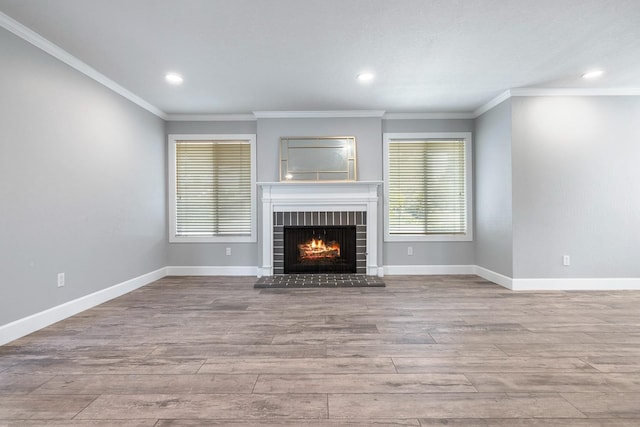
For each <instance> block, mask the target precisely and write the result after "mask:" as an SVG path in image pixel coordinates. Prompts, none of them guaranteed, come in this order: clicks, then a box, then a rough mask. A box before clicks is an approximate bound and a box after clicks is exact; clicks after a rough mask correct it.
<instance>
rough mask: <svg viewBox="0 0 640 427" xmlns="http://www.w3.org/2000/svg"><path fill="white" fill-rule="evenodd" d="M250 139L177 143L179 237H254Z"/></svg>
mask: <svg viewBox="0 0 640 427" xmlns="http://www.w3.org/2000/svg"><path fill="white" fill-rule="evenodd" d="M251 171H252V165H251V144H250V142H249V141H222V140H216V141H191V140H190V141H176V144H175V194H176V196H175V203H176V206H175V209H176V218H175V235H176V236H177V237H180V236H183V237H193V236H196V237H199V236H201V237H208V236H250V235H251V231H252V230H251V227H252V218H251V217H252V191H251V190H252V174H251Z"/></svg>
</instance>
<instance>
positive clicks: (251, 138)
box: [167, 133, 258, 243]
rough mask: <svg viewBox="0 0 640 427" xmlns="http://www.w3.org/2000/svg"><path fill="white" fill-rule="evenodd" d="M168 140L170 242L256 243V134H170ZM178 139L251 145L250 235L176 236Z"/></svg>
mask: <svg viewBox="0 0 640 427" xmlns="http://www.w3.org/2000/svg"><path fill="white" fill-rule="evenodd" d="M167 140H168V156H167V161H168V165H167V171H168V174H169V176H168V179H167V180H168V185H169V189H168V194H169V242H170V243H237V242H241V243H255V242H256V239H257V237H256V236H257V221H258V220H257V217H258V215H257V211H256V207H257V201H256V197H257V195H256V170H257V158H256V134H253V133H247V134H170V135H168V137H167ZM178 141H245V142H249V144H250V145H251V212H252V213H253V214H252V215H251V234H250V235H249V236H212V237H203V236H193V237H178V236H176V218H177V206H176V144H177V143H178Z"/></svg>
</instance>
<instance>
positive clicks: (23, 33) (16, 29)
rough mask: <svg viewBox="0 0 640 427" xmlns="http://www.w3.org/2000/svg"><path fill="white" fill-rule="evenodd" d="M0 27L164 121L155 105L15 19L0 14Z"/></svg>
mask: <svg viewBox="0 0 640 427" xmlns="http://www.w3.org/2000/svg"><path fill="white" fill-rule="evenodd" d="M0 27H3V28H4V29H6V30H7V31H10V32H11V33H13V34H15V35H16V36H18V37H20V38H21V39H23V40H25V41H27V42H29V43H31V44H32V45H34V46H35V47H37V48H39V49H41V50H43V51H44V52H46V53H48V54H49V55H51V56H53V57H54V58H56V59H58V60H60V61H62V62H64V63H65V64H67V65H69V66H70V67H72V68H74V69H75V70H77V71H79V72H81V73H82V74H84V75H86V76H87V77H90V78H92V79H93V80H95V81H96V82H98V83H100V84H101V85H103V86H105V87H107V88H109V89H111V90H112V91H114V92H115V93H117V94H118V95H121V96H123V97H125V98H127V99H128V100H129V101H131V102H133V103H134V104H136V105H138V106H140V107H142V108H144V109H145V110H147V111H149V112H150V113H153V114H155V115H156V116H158V117H160V118H161V119H164V120H166V118H167V114H165V113H164V111H162V110H160V109H159V108H158V107H156V106H155V105H152V104H150V103H149V102H147V101H145V100H144V99H142V98H140V97H139V96H138V95H136V94H134V93H133V92H131V91H129V90H128V89H125V88H124V87H122V86H120V85H119V84H118V83H116V82H114V81H113V80H111V79H110V78H108V77H107V76H105V75H104V74H102V73H100V72H99V71H97V70H96V69H95V68H93V67H91V66H89V65H88V64H86V63H85V62H82V61H81V60H79V59H78V58H76V57H75V56H73V55H71V54H70V53H69V52H67V51H66V50H64V49H62V48H61V47H60V46H58V45H56V44H54V43H52V42H50V41H49V40H47V39H46V38H44V37H42V36H41V35H40V34H38V33H36V32H35V31H33V30H31V29H30V28H28V27H26V26H24V25H22V24H21V23H19V22H18V21H16V20H15V19H13V18H11V17H10V16H8V15H6V14H4V13H2V12H0Z"/></svg>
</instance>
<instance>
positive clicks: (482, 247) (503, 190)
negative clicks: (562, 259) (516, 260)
mask: <svg viewBox="0 0 640 427" xmlns="http://www.w3.org/2000/svg"><path fill="white" fill-rule="evenodd" d="M511 193H512V190H511V100H510V99H508V100H506V101H504V102H502V103H501V104H500V105H498V106H496V107H495V108H493V109H491V110H489V111H488V112H486V113H484V114H483V115H481V116H480V117H478V118H477V119H476V130H475V222H476V226H475V231H476V235H475V237H476V246H475V256H476V264H477V265H479V266H481V267H484V268H487V269H489V270H491V271H495V272H496V273H500V274H503V275H505V276H507V277H512V274H513V224H512V197H511Z"/></svg>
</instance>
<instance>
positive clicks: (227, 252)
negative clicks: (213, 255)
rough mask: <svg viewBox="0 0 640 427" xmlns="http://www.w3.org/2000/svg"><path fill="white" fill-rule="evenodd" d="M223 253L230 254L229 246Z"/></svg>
mask: <svg viewBox="0 0 640 427" xmlns="http://www.w3.org/2000/svg"><path fill="white" fill-rule="evenodd" d="M225 254H226V255H227V256H229V255H231V248H227V249H226V251H225Z"/></svg>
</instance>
